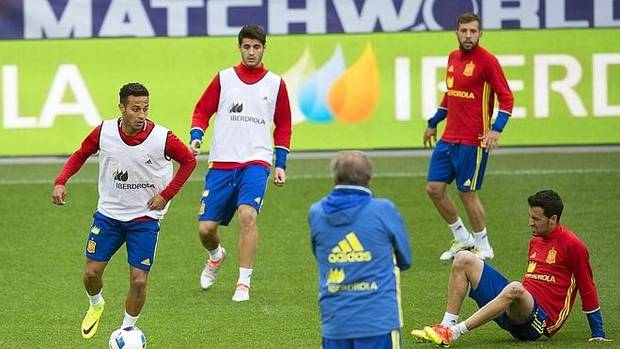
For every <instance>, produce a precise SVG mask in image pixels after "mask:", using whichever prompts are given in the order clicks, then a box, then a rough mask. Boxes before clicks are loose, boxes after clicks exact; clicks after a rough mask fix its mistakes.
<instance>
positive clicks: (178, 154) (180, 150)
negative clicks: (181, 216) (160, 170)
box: [147, 131, 196, 210]
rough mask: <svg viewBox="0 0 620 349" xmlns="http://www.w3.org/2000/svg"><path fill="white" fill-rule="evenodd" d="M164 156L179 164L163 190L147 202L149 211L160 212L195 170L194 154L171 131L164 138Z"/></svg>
mask: <svg viewBox="0 0 620 349" xmlns="http://www.w3.org/2000/svg"><path fill="white" fill-rule="evenodd" d="M166 156H167V157H169V158H171V159H172V160H174V161H176V162H178V163H179V165H180V166H179V169H178V170H177V172H176V173H175V175H174V177H173V178H172V180H171V181H170V183H169V184H168V186H167V187H166V188H164V190H162V191H161V193H159V194H158V195H155V196H154V197H153V198H151V200H149V202H148V203H147V204H148V207H149V209H150V210H161V209H163V208H164V207H165V206H166V203H168V201H170V200H172V198H173V197H174V196H175V195H176V194H177V193H178V192H179V190H181V187H182V186H183V184H185V182H186V181H187V179H188V178H189V176H191V174H192V172H193V171H194V169H195V168H196V158H195V157H194V154H192V152H191V151H190V150H189V149H188V148H187V147H186V146H185V144H183V142H181V140H180V139H179V138H178V137H177V136H176V135H175V134H174V133H172V132H171V131H168V136H167V138H166Z"/></svg>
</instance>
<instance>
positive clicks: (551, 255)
mask: <svg viewBox="0 0 620 349" xmlns="http://www.w3.org/2000/svg"><path fill="white" fill-rule="evenodd" d="M557 254H558V251H556V249H555V247H552V248H551V249H550V250H549V252H548V253H547V259H546V261H547V263H549V264H554V263H555V257H557Z"/></svg>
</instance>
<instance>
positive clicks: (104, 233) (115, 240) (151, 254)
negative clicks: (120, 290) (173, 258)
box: [85, 212, 159, 271]
mask: <svg viewBox="0 0 620 349" xmlns="http://www.w3.org/2000/svg"><path fill="white" fill-rule="evenodd" d="M93 217H94V220H93V225H92V226H91V227H90V232H89V233H88V241H87V242H86V251H85V254H86V258H88V259H90V260H93V261H97V262H107V261H109V260H110V258H112V255H114V253H116V251H117V250H118V249H119V248H120V247H121V245H123V243H124V242H126V243H127V262H128V263H129V265H131V266H132V267H134V268H138V269H142V270H144V271H150V270H151V266H152V265H153V262H154V260H155V251H156V250H157V237H158V235H159V221H158V220H156V219H150V220H144V221H142V220H141V221H129V222H122V221H119V220H116V219H112V218H109V217H107V216H104V215H102V214H101V213H99V212H95V214H94V215H93Z"/></svg>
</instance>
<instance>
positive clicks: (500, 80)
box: [480, 56, 514, 152]
mask: <svg viewBox="0 0 620 349" xmlns="http://www.w3.org/2000/svg"><path fill="white" fill-rule="evenodd" d="M486 80H487V81H488V82H489V85H491V89H492V90H493V91H494V92H495V94H496V95H497V102H498V104H499V110H498V111H497V117H495V121H494V122H493V124H492V125H491V130H489V132H487V134H485V135H483V136H482V137H480V139H481V141H482V144H485V146H486V149H487V151H489V152H490V151H493V150H494V149H495V148H497V146H498V142H499V137H500V134H501V133H502V131H503V130H504V128H505V127H506V124H507V123H508V120H509V119H510V115H511V114H512V108H513V106H514V97H513V96H512V91H511V90H510V87H509V86H508V81H507V80H506V76H505V75H504V71H503V70H502V67H501V66H500V64H499V62H498V61H497V58H495V57H494V56H491V59H489V61H488V69H487V73H486Z"/></svg>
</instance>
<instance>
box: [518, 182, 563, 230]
mask: <svg viewBox="0 0 620 349" xmlns="http://www.w3.org/2000/svg"><path fill="white" fill-rule="evenodd" d="M527 203H528V204H529V205H530V207H540V208H542V209H543V213H544V214H545V217H547V218H551V217H553V215H555V216H557V217H558V223H559V222H560V217H561V216H562V211H563V210H564V204H563V203H562V199H561V198H560V195H558V193H556V192H554V191H553V190H542V191H539V192H538V193H536V194H534V195H532V196H530V197H529V198H527Z"/></svg>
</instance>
